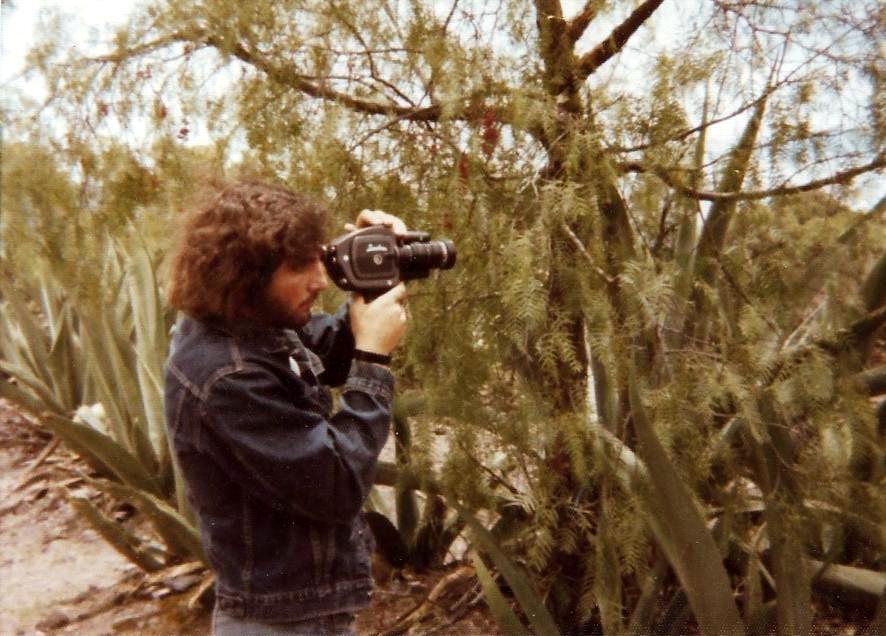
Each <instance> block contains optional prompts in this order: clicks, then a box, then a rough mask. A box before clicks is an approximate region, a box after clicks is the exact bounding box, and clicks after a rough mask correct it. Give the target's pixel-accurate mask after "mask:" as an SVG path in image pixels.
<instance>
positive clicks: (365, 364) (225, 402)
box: [166, 181, 406, 636]
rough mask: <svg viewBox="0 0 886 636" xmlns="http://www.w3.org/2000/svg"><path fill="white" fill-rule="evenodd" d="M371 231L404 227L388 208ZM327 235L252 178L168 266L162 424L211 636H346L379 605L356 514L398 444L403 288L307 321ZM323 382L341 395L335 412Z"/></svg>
mask: <svg viewBox="0 0 886 636" xmlns="http://www.w3.org/2000/svg"><path fill="white" fill-rule="evenodd" d="M373 224H386V225H389V226H392V227H393V229H394V230H395V231H396V232H404V231H405V229H406V228H405V226H404V225H403V223H402V221H400V220H399V219H397V218H396V217H393V216H391V215H387V214H385V213H382V212H378V211H364V212H362V213H361V214H360V216H359V217H358V219H357V221H356V226H357V227H364V226H367V225H373ZM325 226H326V213H325V211H324V210H323V208H321V207H320V206H318V205H317V204H315V203H313V202H312V201H310V200H308V199H307V198H305V197H302V196H300V195H298V194H295V193H293V192H290V191H289V190H287V189H285V188H282V187H279V186H275V185H269V184H266V183H259V182H254V181H242V182H237V183H234V184H232V185H229V186H228V187H226V188H224V189H223V190H221V191H220V192H219V193H218V194H217V195H216V196H215V198H214V199H213V200H211V201H210V202H209V204H208V205H206V206H204V207H202V208H201V209H198V210H197V211H196V212H195V213H194V214H192V215H191V217H190V218H189V220H188V222H187V224H186V226H185V231H184V234H183V236H182V239H181V242H180V245H179V247H178V249H177V251H176V252H175V254H174V258H173V262H172V269H171V277H170V285H169V290H168V296H169V301H170V303H171V305H172V306H173V307H175V308H176V309H178V310H179V311H181V312H182V314H183V318H182V319H181V320H180V321H179V323H178V325H177V327H176V331H175V336H174V339H173V343H172V353H171V355H170V357H169V360H168V362H167V367H166V421H167V429H168V433H169V438H170V440H171V443H172V447H173V449H174V452H175V456H176V459H177V461H178V464H179V467H180V468H181V472H182V474H183V476H184V481H185V484H186V486H187V492H188V496H189V499H190V501H191V503H192V505H193V508H194V510H195V512H196V514H197V518H198V520H199V526H200V535H201V539H202V542H203V547H204V550H205V553H206V558H207V560H208V562H209V564H210V566H211V567H212V569H213V571H214V573H215V576H216V606H215V612H214V614H213V634H215V635H216V636H231V635H235V634H236V635H238V636H243V635H245V634H261V635H265V634H352V633H353V632H352V631H351V630H352V627H351V626H352V622H353V616H354V612H355V611H357V610H359V609H360V608H362V607H364V606H366V605H367V604H368V602H369V598H370V595H371V588H372V579H371V576H370V565H369V548H370V545H371V538H370V536H369V531H368V529H367V527H366V525H365V524H364V522H363V520H362V518H361V517H360V516H359V512H360V508H361V506H362V504H363V501H364V499H365V497H366V495H367V493H368V491H369V489H370V487H371V486H372V483H373V477H374V470H375V465H376V461H377V458H378V455H379V453H380V451H381V449H382V446H383V445H384V443H385V440H386V439H387V435H388V427H389V420H390V403H391V395H392V390H393V377H392V375H391V373H390V371H389V370H388V369H387V368H386V366H385V365H386V363H387V362H388V361H389V354H390V353H391V352H392V351H393V350H394V348H395V347H396V346H397V345H398V343H399V342H400V339H401V338H402V336H403V334H404V333H405V329H406V312H405V309H404V307H403V301H404V299H405V288H404V287H403V286H402V285H400V286H399V287H397V288H395V289H392V290H391V291H389V292H388V293H386V294H384V295H383V296H380V297H379V298H377V299H375V300H374V301H373V302H371V303H366V302H364V300H363V299H362V298H360V297H355V298H353V299H352V300H351V302H350V303H347V304H346V305H345V306H344V307H342V308H341V309H340V310H339V311H338V312H337V313H336V314H335V315H333V316H330V315H317V316H314V315H312V314H311V305H312V304H313V303H314V301H315V300H316V298H317V295H318V294H319V293H320V292H321V291H322V290H323V289H325V288H326V286H327V284H328V283H327V279H326V274H325V271H324V267H323V263H322V260H321V254H322V251H321V246H322V245H323V242H324V239H325V236H324V228H325ZM349 227H352V226H349ZM327 385H328V386H339V385H343V387H342V391H341V399H340V404H339V408H338V410H337V411H335V412H334V413H333V408H332V407H333V405H332V400H331V397H330V393H329V390H328V389H327V388H326V386H327Z"/></svg>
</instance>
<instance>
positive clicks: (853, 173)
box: [620, 154, 886, 201]
mask: <svg viewBox="0 0 886 636" xmlns="http://www.w3.org/2000/svg"><path fill="white" fill-rule="evenodd" d="M884 166H886V154H882V155H879V156H878V157H877V158H876V159H874V160H873V161H871V162H870V163H866V164H864V165H862V166H856V167H854V168H849V169H847V170H843V171H842V172H837V173H834V174H832V175H831V176H829V177H824V178H822V179H815V180H813V181H809V182H808V183H804V184H801V185H796V186H789V185H784V186H781V187H777V188H770V189H767V190H745V191H733V192H710V191H705V190H696V189H694V188H691V187H689V186H687V185H686V184H684V183H681V182H680V181H678V180H677V179H675V178H674V171H673V170H671V169H668V168H663V167H661V166H644V165H643V164H641V163H638V162H627V163H623V164H620V168H621V170H622V171H623V172H635V173H651V174H654V175H656V176H657V177H658V178H659V179H661V180H662V181H664V182H665V183H666V184H668V185H669V186H671V187H672V188H674V189H675V190H677V191H678V192H680V193H681V194H684V195H685V196H687V197H689V198H690V199H697V200H699V201H756V200H759V199H768V198H769V197H774V196H785V195H789V194H799V193H801V192H810V191H812V190H818V189H820V188H823V187H825V186H829V185H837V184H839V185H845V184H847V183H849V182H850V181H852V180H853V179H854V178H855V177H857V176H859V175H862V174H865V173H867V172H873V171H876V170H880V169H882V168H883V167H884Z"/></svg>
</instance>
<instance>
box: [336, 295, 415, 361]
mask: <svg viewBox="0 0 886 636" xmlns="http://www.w3.org/2000/svg"><path fill="white" fill-rule="evenodd" d="M405 300H406V285H404V284H403V283H400V284H399V285H397V286H396V287H394V288H393V289H391V290H390V291H387V292H385V293H384V294H382V295H381V296H379V297H378V298H376V299H375V300H373V301H372V302H371V303H367V302H366V301H365V300H364V299H363V297H362V296H359V295H354V299H353V301H352V302H351V308H350V318H351V331H352V332H353V333H354V344H355V345H356V347H357V349H360V350H361V351H368V352H369V353H379V354H381V355H389V354H390V353H391V352H392V351H393V350H394V349H396V348H397V345H398V344H400V340H401V339H402V338H403V334H405V333H406V320H407V315H406V307H405V306H404V304H403V303H404V302H405Z"/></svg>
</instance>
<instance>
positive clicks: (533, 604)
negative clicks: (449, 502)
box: [453, 503, 560, 636]
mask: <svg viewBox="0 0 886 636" xmlns="http://www.w3.org/2000/svg"><path fill="white" fill-rule="evenodd" d="M453 507H454V508H455V509H456V510H457V511H458V514H459V515H460V516H461V518H462V519H464V520H465V522H466V523H467V524H468V526H470V528H471V536H472V537H473V539H474V541H476V543H477V544H478V546H479V548H480V550H481V551H483V552H485V553H486V554H488V555H489V557H490V558H491V559H492V562H493V563H495V567H496V568H497V569H498V571H499V572H500V573H501V575H502V576H503V577H504V578H505V581H507V582H508V585H509V586H510V587H511V590H513V592H514V596H516V597H517V601H518V602H519V603H520V607H521V608H522V610H523V613H524V614H526V617H527V618H528V619H529V623H530V625H531V626H532V629H533V631H534V632H535V633H536V634H539V635H540V636H547V635H548V634H559V633H560V630H559V629H558V627H557V623H556V622H555V621H554V619H553V617H552V616H551V613H550V612H549V611H548V609H547V607H545V604H544V600H543V599H542V598H541V596H539V594H538V592H536V591H535V589H534V588H533V586H532V583H531V582H530V581H529V578H528V577H527V576H526V574H525V573H524V572H523V571H522V569H521V568H520V567H519V566H518V565H517V564H515V563H514V562H513V561H511V560H510V559H509V558H508V556H507V555H506V554H505V553H504V550H502V549H501V547H499V545H498V542H496V540H495V537H493V536H492V533H491V532H489V530H487V529H486V528H485V527H484V526H483V524H482V523H480V521H479V520H478V519H477V518H476V517H475V516H474V515H472V514H471V513H470V512H468V511H467V510H465V509H464V508H462V507H461V506H460V505H459V504H457V503H454V504H453Z"/></svg>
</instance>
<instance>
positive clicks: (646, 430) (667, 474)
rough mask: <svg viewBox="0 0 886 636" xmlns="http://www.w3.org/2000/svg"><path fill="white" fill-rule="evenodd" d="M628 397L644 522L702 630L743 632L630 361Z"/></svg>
mask: <svg viewBox="0 0 886 636" xmlns="http://www.w3.org/2000/svg"><path fill="white" fill-rule="evenodd" d="M629 397H630V405H631V414H632V416H633V421H634V428H635V430H636V432H637V438H638V440H639V443H640V444H639V451H640V456H641V458H642V459H643V460H644V462H645V464H646V468H647V470H648V474H649V481H648V489H649V492H648V496H647V497H646V502H647V505H648V506H649V511H650V515H649V521H650V525H651V526H652V529H653V532H654V534H655V538H656V540H657V542H658V544H659V546H660V547H661V549H662V550H663V551H664V553H665V556H667V559H668V561H669V562H670V564H671V567H673V568H674V571H675V572H676V574H677V578H678V579H679V580H680V584H681V586H682V587H683V589H684V590H685V592H686V595H687V597H688V598H689V603H690V605H691V606H692V610H693V612H694V613H695V617H696V619H697V620H698V623H699V625H700V626H701V629H702V631H703V632H704V633H706V634H723V635H725V634H731V635H733V636H744V634H745V626H744V623H743V622H742V620H741V615H740V614H739V613H738V608H737V607H736V605H735V600H734V599H733V596H732V585H731V584H730V581H729V576H728V574H727V573H726V569H725V567H724V566H723V557H722V555H721V554H720V550H719V549H718V548H717V544H716V543H715V542H714V538H713V536H712V535H711V533H710V532H709V531H708V529H707V527H706V526H705V523H704V518H703V517H702V515H701V512H700V511H699V510H698V507H697V506H696V503H695V500H694V499H693V497H692V493H691V492H690V491H689V489H688V488H687V487H686V485H685V484H684V483H683V480H682V479H681V477H680V475H679V473H677V470H676V469H675V468H674V465H673V464H672V463H671V460H670V458H669V457H668V455H667V453H666V452H665V450H664V447H663V446H662V445H661V442H660V441H659V439H658V436H657V435H656V434H655V431H654V430H653V428H652V425H651V424H650V422H649V420H648V419H647V417H646V411H645V408H644V407H643V403H642V401H641V399H640V390H639V386H638V381H637V376H636V365H635V364H631V369H630V377H629Z"/></svg>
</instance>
